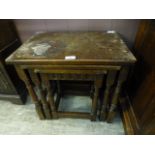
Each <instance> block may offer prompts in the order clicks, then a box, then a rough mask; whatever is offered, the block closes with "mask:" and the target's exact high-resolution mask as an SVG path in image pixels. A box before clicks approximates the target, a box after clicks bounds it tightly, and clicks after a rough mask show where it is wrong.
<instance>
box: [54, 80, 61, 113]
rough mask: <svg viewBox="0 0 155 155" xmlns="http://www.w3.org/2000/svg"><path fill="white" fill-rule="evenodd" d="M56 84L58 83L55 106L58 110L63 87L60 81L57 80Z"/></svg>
mask: <svg viewBox="0 0 155 155" xmlns="http://www.w3.org/2000/svg"><path fill="white" fill-rule="evenodd" d="M56 83H57V98H56V101H55V105H56V110H58V108H59V103H60V99H61V86H60V81H59V80H57V81H56Z"/></svg>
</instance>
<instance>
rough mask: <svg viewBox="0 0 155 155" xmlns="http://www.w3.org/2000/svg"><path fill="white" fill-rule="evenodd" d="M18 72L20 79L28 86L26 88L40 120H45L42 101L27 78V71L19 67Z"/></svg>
mask: <svg viewBox="0 0 155 155" xmlns="http://www.w3.org/2000/svg"><path fill="white" fill-rule="evenodd" d="M16 71H17V73H18V75H19V77H20V78H21V80H23V81H24V83H25V85H26V87H27V89H28V92H29V94H30V96H31V98H32V100H33V102H34V104H35V109H36V111H37V114H38V116H39V118H40V119H45V116H44V112H43V108H42V105H41V103H40V101H39V100H38V97H37V95H36V93H35V91H34V89H33V86H32V85H31V83H30V80H29V78H28V77H27V75H26V73H25V71H24V70H23V69H21V68H19V67H16Z"/></svg>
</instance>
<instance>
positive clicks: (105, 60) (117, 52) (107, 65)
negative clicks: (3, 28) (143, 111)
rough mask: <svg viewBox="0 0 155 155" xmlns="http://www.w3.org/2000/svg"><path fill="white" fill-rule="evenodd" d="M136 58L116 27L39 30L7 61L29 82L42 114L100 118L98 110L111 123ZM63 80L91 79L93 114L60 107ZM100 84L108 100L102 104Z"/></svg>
mask: <svg viewBox="0 0 155 155" xmlns="http://www.w3.org/2000/svg"><path fill="white" fill-rule="evenodd" d="M135 61H136V59H135V57H134V56H133V54H132V53H131V52H130V50H129V49H128V48H127V46H126V45H125V43H124V42H123V40H122V39H121V38H120V36H119V34H117V33H116V32H114V31H107V32H48V33H40V34H36V35H34V36H32V37H31V38H30V39H28V40H27V41H26V42H25V43H24V44H23V45H22V46H21V47H20V48H18V49H17V50H16V51H15V52H14V53H13V54H11V55H10V56H9V57H8V58H7V60H6V62H7V63H9V64H13V65H14V66H15V68H16V71H17V73H18V75H19V77H20V78H21V79H22V80H23V81H24V83H25V85H26V87H27V89H28V91H29V94H30V96H31V98H32V100H33V102H34V104H35V107H36V111H37V113H38V116H39V118H40V119H56V118H59V117H74V118H89V119H91V120H92V121H95V120H96V118H97V111H98V109H99V116H100V120H107V122H112V119H113V117H114V114H115V108H116V106H117V103H118V98H119V94H120V91H121V86H122V84H123V82H124V81H125V80H126V77H127V74H128V70H129V67H130V66H131V65H132V64H134V62H135ZM61 80H76V81H92V83H93V95H92V106H91V112H90V113H86V112H64V111H59V110H58V105H59V101H60V98H61V87H60V84H59V82H60V81H61ZM53 81H55V83H56V84H55V83H54V82H53ZM32 82H33V84H32ZM55 85H56V87H55ZM34 87H35V89H34ZM101 87H104V89H103V92H101V94H103V102H102V103H101V104H100V106H98V100H99V92H100V88H101ZM54 91H56V94H57V95H56V96H57V97H56V99H54V95H53V94H54ZM99 107H100V108H99Z"/></svg>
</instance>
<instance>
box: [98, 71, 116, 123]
mask: <svg viewBox="0 0 155 155" xmlns="http://www.w3.org/2000/svg"><path fill="white" fill-rule="evenodd" d="M116 73H117V71H109V72H108V75H107V79H106V88H105V91H104V95H103V103H102V107H101V113H100V120H102V121H104V120H106V117H107V113H108V103H109V97H110V89H111V86H112V85H113V84H114V81H115V78H116Z"/></svg>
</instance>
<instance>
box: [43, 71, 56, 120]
mask: <svg viewBox="0 0 155 155" xmlns="http://www.w3.org/2000/svg"><path fill="white" fill-rule="evenodd" d="M41 78H42V82H43V83H44V85H45V87H46V89H47V97H48V100H49V104H50V109H51V111H52V115H53V118H57V117H58V115H57V111H56V107H55V103H54V96H53V93H52V86H51V84H50V81H49V79H48V74H41Z"/></svg>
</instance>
